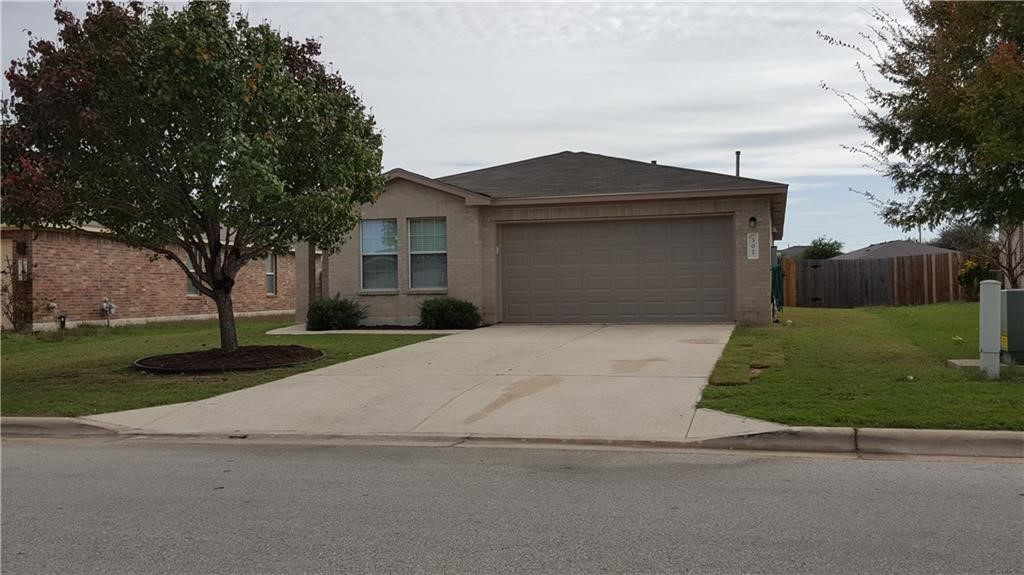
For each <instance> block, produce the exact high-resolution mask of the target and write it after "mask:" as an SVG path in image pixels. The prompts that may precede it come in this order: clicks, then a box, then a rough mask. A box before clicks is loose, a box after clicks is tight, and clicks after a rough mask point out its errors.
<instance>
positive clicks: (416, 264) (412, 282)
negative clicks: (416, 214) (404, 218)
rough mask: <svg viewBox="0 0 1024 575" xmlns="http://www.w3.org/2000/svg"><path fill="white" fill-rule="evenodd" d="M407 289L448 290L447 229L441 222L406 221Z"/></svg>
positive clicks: (442, 221)
mask: <svg viewBox="0 0 1024 575" xmlns="http://www.w3.org/2000/svg"><path fill="white" fill-rule="evenodd" d="M409 268H410V269H411V271H412V273H410V274H409V287H411V288H414V289H415V288H421V289H430V288H446V287H448V226H447V225H446V223H445V220H444V218H429V219H417V220H409Z"/></svg>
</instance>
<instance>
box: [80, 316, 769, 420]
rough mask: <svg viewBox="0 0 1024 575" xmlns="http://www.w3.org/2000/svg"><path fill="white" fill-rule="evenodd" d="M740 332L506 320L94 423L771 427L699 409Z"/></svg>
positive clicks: (104, 417)
mask: <svg viewBox="0 0 1024 575" xmlns="http://www.w3.org/2000/svg"><path fill="white" fill-rule="evenodd" d="M731 332H732V326H731V325H545V326H540V325H497V326H493V327H488V328H483V329H478V330H474V331H470V332H464V333H460V334H457V335H450V336H446V337H442V338H438V339H434V340H430V341H426V342H423V343H417V344H413V345H409V346H406V347H402V348H398V349H394V350H390V351H386V352H383V353H379V354H377V355H372V356H368V357H363V358H359V359H355V360H352V361H349V362H345V363H339V364H336V365H332V366H329V367H325V368H322V369H317V370H313V371H309V372H307V373H302V374H299V375H294V376H291V377H288V378H285V379H282V380H278V381H275V382H271V383H267V384H264V385H260V386H257V387H252V388H249V389H244V390H241V391H236V392H232V393H227V394H224V395H220V396H217V397H213V398H210V399H206V400H203V401H196V402H192V403H185V404H178V405H169V406H161V407H154V408H147V409H138V410H133V411H125V412H119V413H112V414H105V415H99V416H93V417H90V418H88V419H90V420H93V421H97V422H100V423H104V424H113V425H118V426H122V427H127V428H132V429H138V430H142V431H145V432H149V433H201V434H222V433H239V432H242V433H253V434H256V433H312V434H401V435H408V434H430V435H436V434H452V435H482V436H501V437H556V438H602V439H620V440H621V439H640V440H682V439H685V438H688V437H693V438H696V437H709V436H715V435H730V434H733V433H741V432H745V431H761V430H766V429H769V428H770V429H774V428H776V426H770V427H766V425H765V424H764V423H762V422H755V421H748V420H743V419H741V418H738V417H734V416H729V415H725V414H719V413H718V412H710V411H705V410H700V413H697V410H696V409H695V404H696V402H697V400H698V399H699V397H700V392H701V389H702V388H703V387H704V385H705V384H706V383H707V378H708V376H709V374H710V373H711V370H712V368H713V367H714V365H715V362H716V361H717V359H718V357H719V356H720V355H721V353H722V349H723V348H724V346H725V343H726V342H727V341H728V339H729V335H730V333H731Z"/></svg>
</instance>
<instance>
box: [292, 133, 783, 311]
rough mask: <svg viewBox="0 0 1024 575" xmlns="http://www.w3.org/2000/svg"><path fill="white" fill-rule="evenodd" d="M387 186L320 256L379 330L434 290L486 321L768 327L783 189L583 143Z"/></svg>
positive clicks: (335, 282) (392, 178)
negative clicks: (579, 148)
mask: <svg viewBox="0 0 1024 575" xmlns="http://www.w3.org/2000/svg"><path fill="white" fill-rule="evenodd" d="M386 180H387V184H386V189H385V191H384V193H383V195H382V196H381V198H380V199H379V200H378V201H377V202H376V203H374V204H373V205H369V206H366V207H365V208H364V209H363V221H362V224H361V225H360V227H359V228H357V230H356V231H354V232H353V234H352V236H351V237H350V238H349V241H347V242H346V243H345V244H344V245H343V247H342V248H341V250H340V251H339V252H338V253H336V254H332V255H331V256H330V257H328V258H327V260H326V261H325V263H324V266H323V267H324V270H323V286H324V293H325V294H327V295H331V296H334V295H340V296H342V297H353V298H357V299H359V300H360V301H361V302H362V303H363V304H365V305H366V306H367V307H368V311H369V317H368V318H367V319H366V321H365V323H367V324H405V325H408V324H413V323H416V322H417V321H418V320H419V311H418V306H419V304H420V303H421V302H422V301H423V300H425V299H427V298H430V297H436V296H438V295H449V296H453V297H457V298H462V299H466V300H469V301H472V302H474V303H475V304H477V305H478V306H480V308H481V310H482V314H483V318H484V321H485V322H486V323H496V322H506V323H515V322H519V323H656V322H672V323H685V322H695V323H696V322H738V323H744V324H766V323H769V322H770V321H771V317H772V311H771V300H770V297H771V247H772V244H773V242H774V241H776V240H778V239H781V238H782V232H783V223H784V218H785V209H786V195H787V190H788V186H787V185H786V184H780V183H776V182H768V181H763V180H755V179H750V178H741V177H737V176H731V175H725V174H716V173H711V172H703V171H698V170H688V169H683V168H676V167H671V166H663V165H657V164H655V163H653V162H652V163H648V162H637V161H633V160H625V159H621V158H611V157H607V156H600V155H596V154H589V153H583V152H561V153H558V154H553V155H550V156H543V157H539V158H533V159H529V160H523V161H520V162H515V163H512V164H505V165H501V166H497V167H493V168H485V169H482V170H474V171H471V172H466V173H462V174H456V175H452V176H447V177H443V178H437V179H432V178H428V177H425V176H421V175H417V174H414V173H411V172H408V171H405V170H400V169H396V170H391V171H389V172H388V173H387V174H386ZM305 251H307V252H308V249H305ZM306 261H307V260H306V258H304V257H300V258H299V268H300V269H299V275H300V276H301V275H306V274H308V273H309V271H310V267H309V265H308V264H305V263H304V262H306ZM305 301H306V299H305V298H304V297H303V296H302V295H300V297H299V303H298V304H297V306H296V307H297V308H299V309H297V316H298V319H299V321H304V309H303V308H304V307H305V306H304V304H305Z"/></svg>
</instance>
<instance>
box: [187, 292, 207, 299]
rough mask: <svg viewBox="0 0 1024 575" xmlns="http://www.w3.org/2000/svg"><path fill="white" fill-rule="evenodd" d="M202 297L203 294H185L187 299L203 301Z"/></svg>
mask: <svg viewBox="0 0 1024 575" xmlns="http://www.w3.org/2000/svg"><path fill="white" fill-rule="evenodd" d="M202 297H203V294H199V293H187V294H185V299H201V298H202Z"/></svg>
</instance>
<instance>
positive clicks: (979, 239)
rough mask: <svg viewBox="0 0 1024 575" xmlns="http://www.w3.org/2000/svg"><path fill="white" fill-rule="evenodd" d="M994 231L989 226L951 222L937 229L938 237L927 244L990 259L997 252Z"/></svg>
mask: <svg viewBox="0 0 1024 575" xmlns="http://www.w3.org/2000/svg"><path fill="white" fill-rule="evenodd" d="M994 238H995V231H994V230H993V229H992V228H991V227H989V226H980V225H978V224H972V223H970V222H953V223H950V224H947V225H945V226H943V227H942V228H940V229H939V234H938V236H937V237H936V238H935V239H933V240H932V241H930V242H928V243H930V244H931V245H933V246H937V247H940V248H946V249H947V250H956V251H958V252H961V253H963V254H964V255H966V256H970V257H976V258H982V259H990V258H991V257H992V254H993V252H995V251H996V250H997V248H996V247H995V246H994V244H993V242H994Z"/></svg>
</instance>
